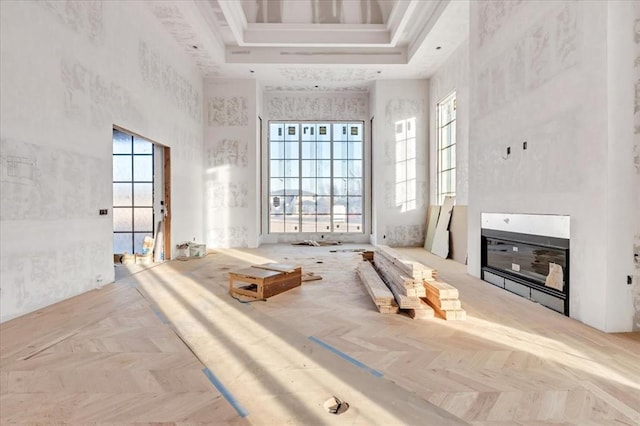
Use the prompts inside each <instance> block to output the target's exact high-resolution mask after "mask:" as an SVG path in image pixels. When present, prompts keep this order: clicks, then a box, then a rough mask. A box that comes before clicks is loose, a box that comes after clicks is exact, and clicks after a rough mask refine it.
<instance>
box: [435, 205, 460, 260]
mask: <svg viewBox="0 0 640 426" xmlns="http://www.w3.org/2000/svg"><path fill="white" fill-rule="evenodd" d="M454 201H455V198H453V197H444V203H442V208H441V209H440V215H439V216H438V224H437V225H436V232H435V235H434V237H433V247H432V248H431V253H433V254H435V255H438V256H440V257H443V258H445V259H446V258H447V257H448V256H449V222H450V220H451V212H452V211H453V204H454Z"/></svg>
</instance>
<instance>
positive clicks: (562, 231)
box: [481, 213, 570, 240]
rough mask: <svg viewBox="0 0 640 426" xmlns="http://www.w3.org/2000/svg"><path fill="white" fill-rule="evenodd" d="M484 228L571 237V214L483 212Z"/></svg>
mask: <svg viewBox="0 0 640 426" xmlns="http://www.w3.org/2000/svg"><path fill="white" fill-rule="evenodd" d="M481 221H482V228H483V229H493V230H496V231H506V232H517V233H520V234H529V235H543V236H546V237H554V238H564V239H567V240H568V239H569V235H570V226H569V224H570V216H565V215H551V214H518V213H482V214H481Z"/></svg>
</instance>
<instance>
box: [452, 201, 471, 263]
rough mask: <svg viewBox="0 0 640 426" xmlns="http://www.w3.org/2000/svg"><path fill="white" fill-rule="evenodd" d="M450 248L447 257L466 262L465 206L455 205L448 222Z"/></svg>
mask: <svg viewBox="0 0 640 426" xmlns="http://www.w3.org/2000/svg"><path fill="white" fill-rule="evenodd" d="M449 231H450V237H451V241H450V242H451V250H449V257H451V258H452V259H453V260H455V261H456V262H460V263H462V264H465V265H466V264H467V206H459V205H455V206H454V207H453V212H452V214H451V223H450V224H449Z"/></svg>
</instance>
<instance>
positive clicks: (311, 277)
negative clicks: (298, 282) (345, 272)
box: [302, 272, 322, 282]
mask: <svg viewBox="0 0 640 426" xmlns="http://www.w3.org/2000/svg"><path fill="white" fill-rule="evenodd" d="M321 279H322V275H318V274H315V273H313V272H305V273H304V274H302V282H307V281H317V280H321Z"/></svg>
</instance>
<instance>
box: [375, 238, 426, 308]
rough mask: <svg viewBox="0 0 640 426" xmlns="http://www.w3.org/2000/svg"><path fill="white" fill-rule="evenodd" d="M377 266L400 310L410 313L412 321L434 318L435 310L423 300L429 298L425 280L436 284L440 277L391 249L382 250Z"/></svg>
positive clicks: (377, 253) (377, 249)
mask: <svg viewBox="0 0 640 426" xmlns="http://www.w3.org/2000/svg"><path fill="white" fill-rule="evenodd" d="M374 264H375V266H376V269H377V270H378V272H379V274H380V276H381V277H382V279H383V281H384V282H385V283H386V284H387V286H388V287H389V290H391V292H392V293H393V295H394V297H395V299H396V301H397V302H398V305H399V306H400V309H404V310H407V313H408V314H409V316H410V317H411V318H415V319H427V318H433V315H434V313H433V309H432V308H431V307H430V306H429V305H428V304H427V303H425V301H424V300H421V298H426V296H427V291H426V288H425V287H424V284H423V282H424V280H425V279H429V280H434V279H436V277H437V273H436V271H435V270H434V269H432V268H429V267H427V266H425V265H423V264H421V263H419V262H413V261H409V260H406V259H403V258H402V257H401V256H400V255H399V253H397V252H396V251H395V250H393V249H391V248H389V247H387V246H378V247H377V248H376V251H375V255H374Z"/></svg>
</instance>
